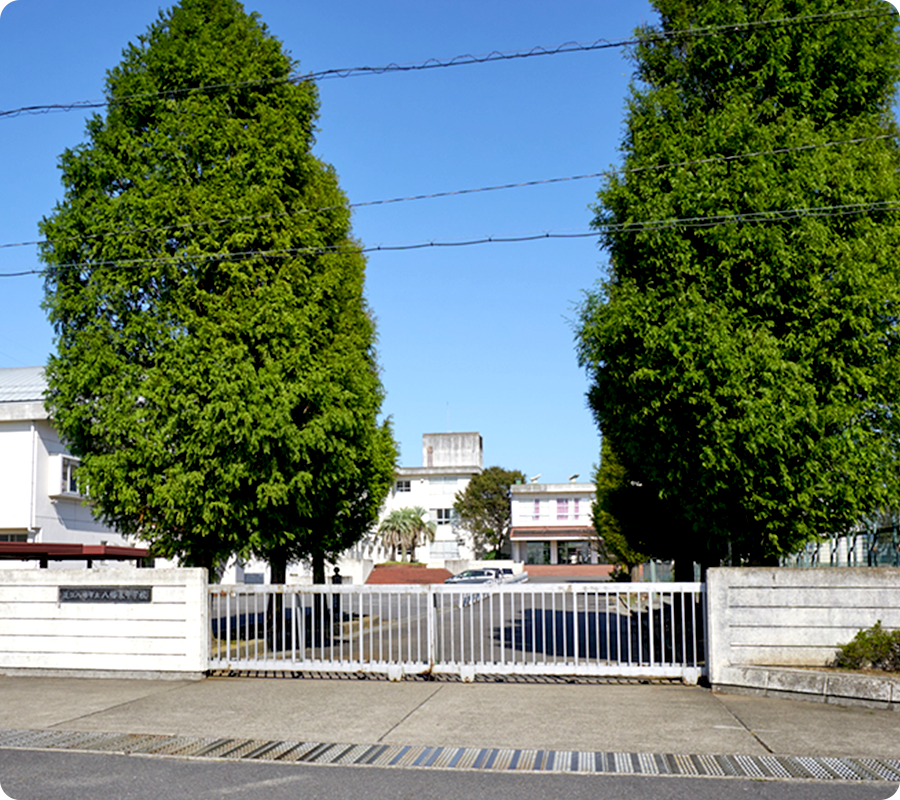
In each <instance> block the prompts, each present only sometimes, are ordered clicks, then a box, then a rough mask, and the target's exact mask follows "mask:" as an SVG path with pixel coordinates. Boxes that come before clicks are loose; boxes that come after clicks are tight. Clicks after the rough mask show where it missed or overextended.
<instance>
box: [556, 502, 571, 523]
mask: <svg viewBox="0 0 900 800" xmlns="http://www.w3.org/2000/svg"><path fill="white" fill-rule="evenodd" d="M556 518H557V519H558V520H567V519H568V518H569V501H568V499H565V500H557V501H556Z"/></svg>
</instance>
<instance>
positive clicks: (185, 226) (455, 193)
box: [0, 133, 897, 250]
mask: <svg viewBox="0 0 900 800" xmlns="http://www.w3.org/2000/svg"><path fill="white" fill-rule="evenodd" d="M894 138H897V134H895V133H885V134H880V135H878V136H864V137H858V138H855V139H837V140H835V141H830V142H821V143H818V144H806V145H797V146H795V147H779V148H775V149H773V150H756V151H754V152H749V153H735V154H732V155H728V156H709V157H707V158H698V159H689V160H687V161H675V162H669V163H665V164H653V165H649V166H646V167H619V168H615V167H612V168H610V169H607V170H604V171H603V172H589V173H585V174H582V175H569V176H566V177H561V178H543V179H537V180H530V181H520V182H518V183H503V184H497V185H494V186H480V187H477V188H470V189H452V190H449V191H444V192H432V193H430V194H417V195H407V196H404V197H391V198H387V199H381V200H366V201H362V202H359V203H349V204H348V207H349V208H353V209H355V208H371V207H374V206H384V205H393V204H396V203H406V202H411V201H418V200H436V199H440V198H445V197H459V196H463V195H469V194H479V193H484V192H496V191H502V190H506V189H521V188H525V187H529V186H547V185H551V184H555V183H566V182H571V181H580V180H586V179H594V178H603V177H607V176H610V175H614V174H618V175H625V174H635V173H640V172H651V171H661V170H666V169H679V168H682V167H692V166H700V165H705V164H715V163H727V162H729V161H740V160H743V159H747V158H761V157H763V156H772V155H784V154H787V153H799V152H804V151H808V150H816V149H819V148H823V147H837V146H839V145H845V144H863V143H866V142H876V141H881V140H884V139H894ZM340 208H344V206H319V207H316V208H304V209H301V210H300V211H296V212H291V211H284V212H268V213H265V214H254V215H244V216H239V217H221V218H218V219H211V220H199V221H196V222H185V223H181V224H178V225H165V226H161V227H153V228H121V229H117V230H111V231H104V232H101V233H94V234H88V235H86V236H78V237H75V236H67V237H57V238H56V239H53V240H49V239H36V240H33V241H23V242H7V243H5V244H0V250H3V249H8V248H13V247H28V246H34V245H45V244H53V242H65V241H87V240H92V239H103V238H107V237H111V236H130V235H134V234H138V233H169V232H171V231H176V230H189V229H192V228H199V227H205V226H211V225H224V224H227V223H236V222H237V223H239V222H253V221H258V220H263V219H277V218H281V217H290V216H300V215H303V214H314V213H319V212H324V211H335V210H338V209H340Z"/></svg>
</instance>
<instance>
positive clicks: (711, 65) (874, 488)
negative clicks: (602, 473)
mask: <svg viewBox="0 0 900 800" xmlns="http://www.w3.org/2000/svg"><path fill="white" fill-rule="evenodd" d="M654 5H655V6H656V8H657V9H658V11H659V13H660V24H659V27H656V28H652V27H643V28H640V29H639V30H638V31H637V36H638V38H639V39H640V43H639V44H638V45H637V46H636V48H635V51H634V61H635V64H636V68H637V69H636V79H635V82H634V83H633V86H632V89H631V95H630V98H629V100H628V106H627V116H626V129H625V136H624V141H623V143H622V152H623V155H624V163H623V167H624V170H623V171H622V172H620V173H617V174H613V175H612V176H611V177H609V178H608V179H607V180H606V181H605V183H604V185H603V187H602V188H601V190H600V193H599V202H598V204H597V208H596V211H597V216H596V219H595V225H596V227H597V229H598V231H599V232H600V234H601V242H602V245H603V246H604V247H605V248H606V250H607V251H608V253H609V259H610V260H609V269H608V274H607V277H606V279H605V280H604V281H603V282H602V283H600V284H599V285H598V287H597V288H596V289H595V290H594V291H592V292H590V293H589V294H588V295H587V296H586V299H585V301H584V303H583V305H582V308H581V312H580V323H579V327H578V333H577V336H578V348H579V356H580V360H581V363H582V364H583V365H584V366H586V367H587V369H588V372H589V375H590V377H591V380H592V386H591V389H590V392H589V402H590V405H591V407H592V409H593V411H594V414H595V417H596V420H597V422H598V424H599V426H600V428H601V431H602V433H603V436H604V439H605V440H608V441H609V444H610V446H611V448H612V450H613V451H614V453H615V455H616V456H617V457H618V459H619V462H620V464H621V466H622V467H623V468H624V469H625V470H626V472H627V474H628V476H629V479H630V480H632V481H635V482H637V483H638V484H640V486H641V487H642V489H643V493H644V494H645V495H646V497H647V498H655V500H656V501H659V502H661V503H662V504H663V505H664V507H665V508H666V509H668V513H669V514H670V515H671V516H670V519H671V526H670V535H669V536H668V542H665V541H657V542H656V543H655V544H654V551H653V552H650V553H648V554H649V555H655V556H661V557H665V551H668V552H670V553H671V552H672V551H677V553H678V555H680V556H684V557H685V558H684V561H689V560H690V559H695V560H697V561H701V562H705V563H715V562H716V561H717V560H718V559H719V558H722V557H723V556H724V555H725V554H726V552H727V550H728V547H729V543H730V545H731V547H732V548H733V550H732V555H733V557H735V558H740V559H743V560H746V561H749V562H752V563H765V562H771V561H772V559H775V558H777V556H779V555H780V554H784V553H789V552H792V551H794V550H796V549H797V548H798V547H800V546H802V544H803V543H805V542H806V541H808V540H810V539H811V538H813V537H815V536H816V535H817V534H819V533H821V532H825V531H834V530H841V529H845V528H846V527H847V526H849V525H851V524H853V523H854V521H855V520H858V519H859V518H860V517H861V516H863V515H864V514H865V513H866V512H868V511H870V510H871V509H874V508H878V507H882V506H884V505H892V504H893V503H892V499H893V498H895V497H896V491H897V475H898V459H897V452H898V451H897V426H896V424H895V414H896V412H897V410H898V399H900V398H898V391H900V383H898V381H897V380H896V375H897V371H898V366H900V365H898V316H897V308H898V304H900V262H898V259H897V256H896V253H897V249H898V244H900V235H898V234H900V227H898V224H897V215H896V211H894V210H892V208H891V204H892V203H896V199H897V197H898V189H900V171H898V166H900V161H898V143H897V138H896V137H897V126H896V123H895V120H894V117H893V112H892V107H891V104H892V102H893V100H894V97H895V90H896V84H897V78H898V70H900V45H898V36H897V16H896V13H895V12H894V11H893V10H892V9H889V8H888V7H887V6H884V7H883V8H882V7H878V8H873V7H872V5H871V4H870V3H868V2H865V3H864V2H861V1H860V2H856V0H815V2H813V1H812V0H808V1H806V2H796V1H795V2H787V0H774V2H769V0H766V2H763V0H710V2H704V3H685V2H683V0H654ZM793 17H815V18H814V19H806V20H801V21H800V22H790V21H788V22H784V21H783V20H785V19H786V18H793ZM779 20H781V21H779ZM708 26H736V27H735V28H733V29H732V30H722V31H718V32H712V33H709V32H707V33H703V32H702V31H701V29H703V28H705V27H708ZM679 31H689V32H688V33H678V32H679ZM691 31H692V32H691ZM752 154H757V155H752ZM645 543H647V544H649V543H650V542H649V540H647V539H646V538H645ZM657 548H658V550H657Z"/></svg>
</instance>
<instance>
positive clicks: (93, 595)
mask: <svg viewBox="0 0 900 800" xmlns="http://www.w3.org/2000/svg"><path fill="white" fill-rule="evenodd" d="M59 602H60V603H151V602H153V587H152V586H60V587H59Z"/></svg>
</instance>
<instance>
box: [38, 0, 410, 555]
mask: <svg viewBox="0 0 900 800" xmlns="http://www.w3.org/2000/svg"><path fill="white" fill-rule="evenodd" d="M294 66H295V65H294V64H293V63H292V62H291V60H290V59H289V58H288V56H287V55H286V54H285V53H284V52H283V51H282V48H281V46H280V44H279V43H278V42H277V40H275V39H274V38H272V37H271V36H270V35H269V34H268V32H267V31H266V29H265V26H263V25H262V24H261V23H260V22H259V20H258V18H257V17H256V16H255V15H250V16H248V15H247V14H245V13H244V11H243V8H242V7H241V5H240V4H239V3H237V2H235V1H234V0H183V2H181V3H180V4H179V5H177V6H175V7H174V8H173V9H172V10H171V11H169V12H166V13H164V14H162V15H161V16H160V19H159V20H158V21H157V22H156V23H155V24H154V25H152V26H151V27H150V29H149V30H148V32H147V33H146V34H145V35H144V36H143V37H141V38H140V39H139V40H138V43H137V44H133V45H131V46H129V47H128V48H127V49H126V51H125V54H124V59H123V61H122V63H121V64H120V65H119V66H117V67H116V68H114V69H113V70H111V71H110V73H109V76H108V80H107V87H108V92H109V96H110V105H109V111H108V113H107V116H106V117H105V118H102V117H99V116H95V117H94V118H92V119H91V120H90V121H89V123H88V129H87V141H86V143H85V144H83V145H80V146H79V147H76V148H74V149H72V150H68V151H66V153H64V154H63V156H62V159H61V168H62V173H63V183H64V186H65V189H66V195H65V199H64V201H63V202H61V203H60V204H58V205H57V207H56V209H55V210H54V213H53V214H52V215H51V216H50V217H49V218H47V219H45V220H44V222H43V224H42V231H43V233H44V235H45V236H46V238H47V239H48V240H49V244H47V245H46V246H45V247H44V250H43V253H42V257H43V259H44V261H45V263H46V264H47V272H46V301H45V305H46V308H47V311H48V313H49V316H50V319H51V321H52V323H53V325H54V328H55V331H56V333H57V346H58V352H57V354H56V356H54V357H53V358H52V359H51V361H50V364H49V367H48V379H49V383H50V396H49V400H48V402H49V406H50V408H51V411H52V414H53V416H54V419H55V421H56V423H57V424H58V425H59V427H60V430H61V432H62V434H63V436H64V437H65V439H66V440H67V442H68V443H69V445H70V447H71V448H72V450H73V452H75V453H76V454H78V455H79V456H81V457H82V465H83V470H84V473H85V475H86V477H87V480H88V482H89V484H90V486H91V494H92V497H93V499H94V500H95V503H96V508H97V510H98V511H99V513H100V514H101V516H102V517H103V518H104V519H105V520H106V521H107V522H108V523H110V524H112V525H115V526H116V527H118V528H119V529H120V530H122V531H123V532H125V533H129V534H133V535H137V536H139V537H141V538H143V539H145V540H147V541H149V542H151V543H152V545H153V547H154V549H155V550H156V551H157V552H159V553H160V554H163V555H168V556H172V557H177V558H180V559H181V560H183V561H184V562H185V563H189V564H202V565H204V566H207V567H212V566H214V565H215V564H217V563H221V562H222V561H224V560H225V559H227V558H228V557H229V556H230V555H232V554H233V553H242V554H250V553H254V554H256V555H259V556H262V557H264V558H268V557H274V558H276V560H278V561H279V563H281V564H283V563H284V562H285V560H286V559H298V558H302V557H305V556H309V555H314V556H315V557H316V558H317V559H318V560H319V561H321V560H322V559H323V558H324V557H325V556H333V555H334V554H336V553H338V552H340V551H341V550H343V549H345V548H346V547H347V546H349V545H350V544H352V543H353V542H354V541H355V540H356V539H358V538H359V537H360V536H361V535H362V534H363V533H364V532H365V530H366V529H367V528H368V527H369V525H371V524H372V522H374V520H375V519H376V517H377V512H378V508H379V506H380V504H381V502H382V500H383V498H384V497H385V496H386V494H387V491H388V490H389V487H390V483H391V481H392V479H393V470H394V461H395V460H396V448H395V445H394V442H393V437H392V435H391V431H390V427H389V425H388V424H387V423H380V422H379V421H378V416H379V412H380V407H381V401H382V397H383V389H382V387H381V383H380V380H379V378H378V374H377V364H376V360H375V351H374V340H375V331H374V326H373V324H372V321H371V317H370V315H369V313H368V309H367V307H366V303H365V299H364V297H363V283H364V272H365V262H364V259H363V257H362V256H361V255H360V254H359V252H358V251H357V249H356V246H355V244H354V242H353V240H352V235H351V231H350V225H349V219H350V215H349V211H348V209H347V207H346V206H347V200H346V198H345V196H344V195H343V193H342V192H341V190H340V188H339V186H338V181H337V177H336V175H335V174H334V171H333V170H332V169H331V167H329V166H328V165H325V164H323V163H322V162H320V161H319V160H318V159H317V158H316V157H315V156H313V155H312V153H311V147H312V143H313V126H314V124H315V119H316V115H317V111H318V98H317V96H316V91H315V87H314V86H312V85H309V84H304V83H289V82H286V81H285V78H286V77H287V76H288V75H290V74H291V73H292V71H293V69H294ZM200 86H207V87H211V88H206V89H203V90H199V89H198V88H197V87H200ZM125 98H128V102H127V103H120V102H117V100H119V99H125ZM320 207H331V210H327V211H316V212H310V213H307V212H308V209H311V208H320ZM316 248H337V252H333V253H329V254H322V253H320V252H318V251H317V250H316ZM273 250H279V251H283V250H300V251H302V252H301V253H300V254H298V255H290V256H277V257H269V256H266V255H264V253H265V252H268V251H273ZM273 554H275V555H274V556H273Z"/></svg>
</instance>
